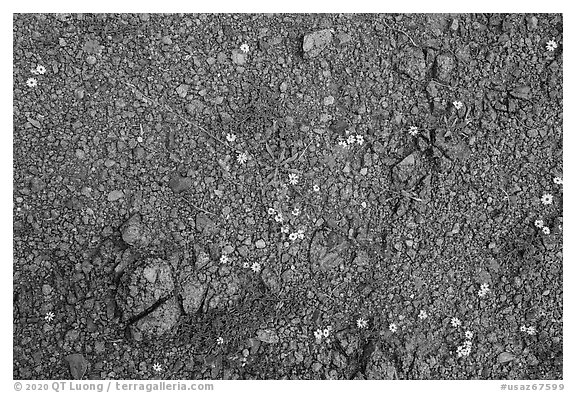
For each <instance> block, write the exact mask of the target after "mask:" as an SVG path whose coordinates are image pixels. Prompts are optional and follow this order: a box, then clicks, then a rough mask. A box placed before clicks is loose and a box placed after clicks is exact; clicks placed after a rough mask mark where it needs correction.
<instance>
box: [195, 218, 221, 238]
mask: <svg viewBox="0 0 576 393" xmlns="http://www.w3.org/2000/svg"><path fill="white" fill-rule="evenodd" d="M196 230H197V231H198V232H201V233H202V234H203V235H205V236H210V235H213V234H215V233H216V232H217V231H218V228H217V227H216V223H215V222H214V221H212V220H211V219H210V217H209V216H208V214H206V213H198V214H196Z"/></svg>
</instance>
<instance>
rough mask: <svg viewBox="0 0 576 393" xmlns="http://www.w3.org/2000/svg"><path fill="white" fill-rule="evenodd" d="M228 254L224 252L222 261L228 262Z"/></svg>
mask: <svg viewBox="0 0 576 393" xmlns="http://www.w3.org/2000/svg"><path fill="white" fill-rule="evenodd" d="M228 260H229V259H228V255H226V254H222V256H221V257H220V263H228Z"/></svg>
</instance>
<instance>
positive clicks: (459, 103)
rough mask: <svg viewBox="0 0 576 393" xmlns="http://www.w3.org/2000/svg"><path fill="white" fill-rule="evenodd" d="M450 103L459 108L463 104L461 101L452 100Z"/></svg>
mask: <svg viewBox="0 0 576 393" xmlns="http://www.w3.org/2000/svg"><path fill="white" fill-rule="evenodd" d="M452 105H454V108H456V109H460V108H462V106H464V104H463V103H462V101H454V102H453V103H452Z"/></svg>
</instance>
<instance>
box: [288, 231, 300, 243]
mask: <svg viewBox="0 0 576 393" xmlns="http://www.w3.org/2000/svg"><path fill="white" fill-rule="evenodd" d="M288 239H290V241H292V242H293V241H296V239H298V233H296V232H294V233H291V234H290V235H288Z"/></svg>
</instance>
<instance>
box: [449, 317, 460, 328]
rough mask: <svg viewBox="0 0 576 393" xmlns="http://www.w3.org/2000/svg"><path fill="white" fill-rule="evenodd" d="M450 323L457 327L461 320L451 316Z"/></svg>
mask: <svg viewBox="0 0 576 393" xmlns="http://www.w3.org/2000/svg"><path fill="white" fill-rule="evenodd" d="M450 324H451V325H452V327H458V326H460V325H461V324H462V322H460V320H459V319H458V318H456V317H453V318H452V319H451V320H450Z"/></svg>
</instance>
